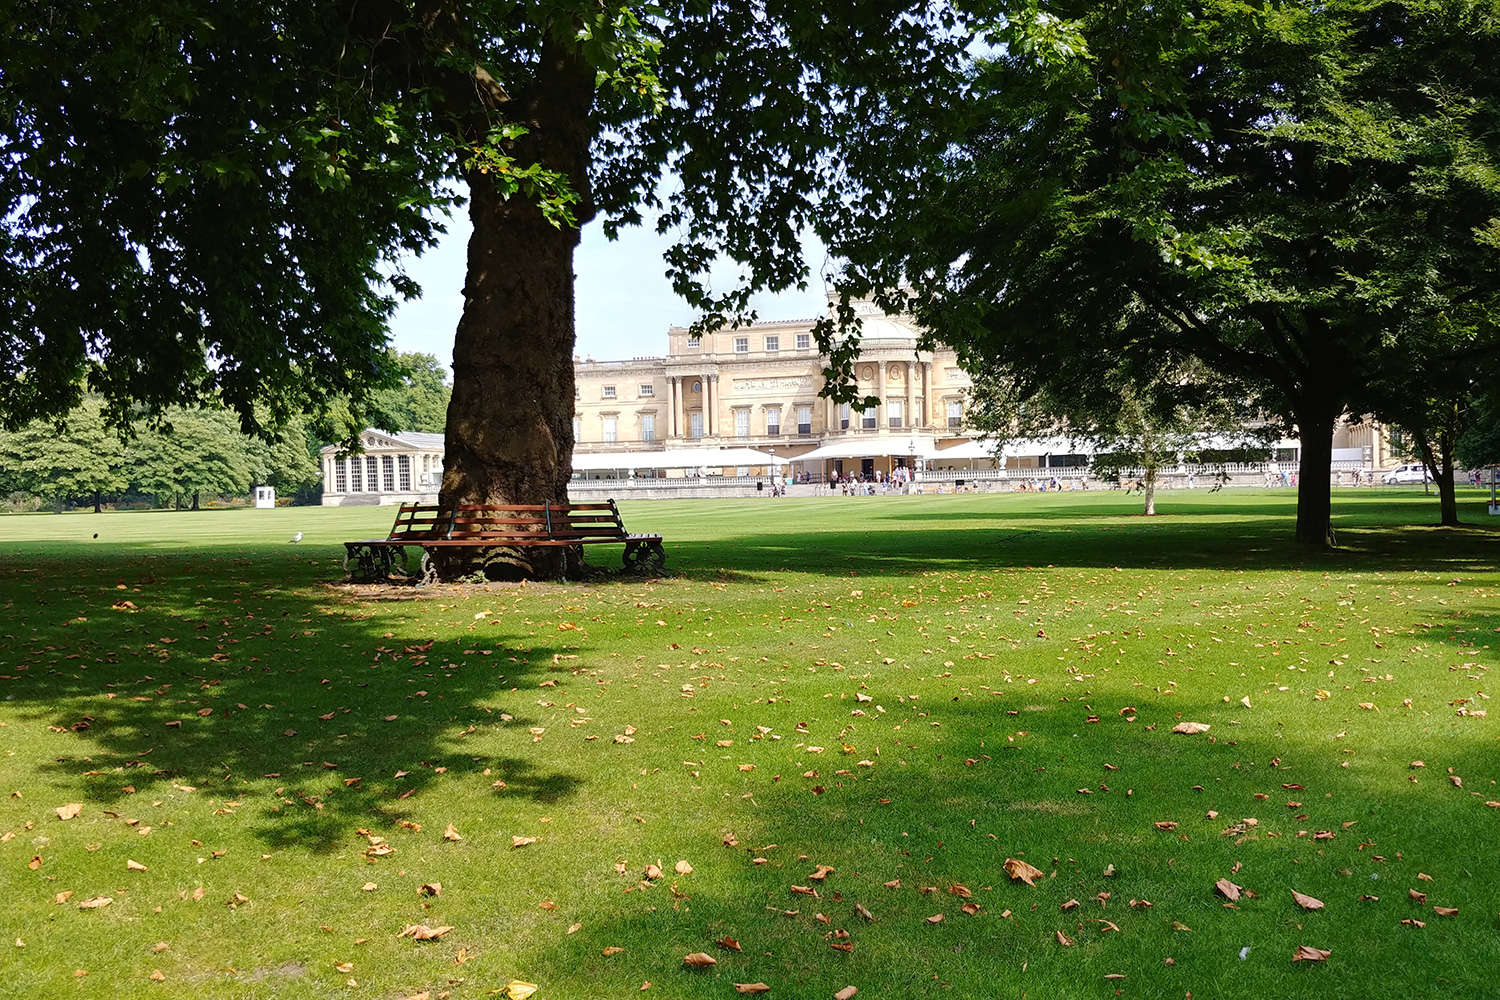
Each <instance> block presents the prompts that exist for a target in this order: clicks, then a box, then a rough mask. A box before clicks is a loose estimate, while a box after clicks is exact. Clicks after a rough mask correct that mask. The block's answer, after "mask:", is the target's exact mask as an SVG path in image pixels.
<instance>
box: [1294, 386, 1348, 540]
mask: <svg viewBox="0 0 1500 1000" xmlns="http://www.w3.org/2000/svg"><path fill="white" fill-rule="evenodd" d="M1342 410H1343V407H1342V406H1341V405H1340V403H1339V402H1338V400H1337V398H1336V397H1333V396H1331V395H1330V396H1326V397H1325V396H1322V395H1319V394H1318V393H1316V392H1313V391H1309V392H1307V393H1305V394H1304V395H1303V397H1302V399H1301V400H1299V401H1298V406H1297V413H1296V416H1297V433H1298V435H1299V436H1300V438H1301V444H1302V447H1301V456H1300V457H1301V460H1300V462H1299V463H1298V466H1297V544H1299V545H1316V546H1319V547H1327V546H1328V545H1330V544H1332V528H1333V486H1332V483H1331V482H1330V479H1331V477H1332V475H1333V424H1334V421H1335V420H1337V419H1338V417H1339V414H1340V413H1341V412H1342Z"/></svg>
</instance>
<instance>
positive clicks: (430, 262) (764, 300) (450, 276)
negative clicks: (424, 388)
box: [391, 210, 825, 364]
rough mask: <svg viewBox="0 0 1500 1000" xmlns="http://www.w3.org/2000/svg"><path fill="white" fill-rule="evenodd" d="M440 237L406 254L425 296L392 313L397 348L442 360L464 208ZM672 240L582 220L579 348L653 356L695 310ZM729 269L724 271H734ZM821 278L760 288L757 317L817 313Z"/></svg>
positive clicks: (815, 256)
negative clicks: (684, 292)
mask: <svg viewBox="0 0 1500 1000" xmlns="http://www.w3.org/2000/svg"><path fill="white" fill-rule="evenodd" d="M448 230H449V232H448V235H447V236H446V237H445V238H444V240H443V242H442V243H441V244H440V245H439V246H437V247H434V248H433V249H432V250H430V251H428V252H427V253H426V254H425V255H423V256H422V257H420V258H414V259H412V260H410V261H408V262H407V271H408V273H409V274H411V276H412V277H413V278H415V279H416V280H417V281H418V283H420V284H421V286H422V290H423V295H422V298H421V299H420V300H417V301H415V302H408V303H406V304H405V305H403V306H402V307H401V308H400V309H399V310H398V311H397V313H396V315H395V316H394V317H393V318H392V320H391V334H392V340H393V341H394V343H395V346H396V348H397V349H398V350H402V351H422V352H425V353H428V354H433V355H436V356H437V358H438V360H439V361H441V362H443V363H444V364H451V363H452V360H453V332H454V330H455V329H456V328H457V327H458V317H459V314H460V312H462V310H463V280H464V256H465V245H466V243H467V241H468V238H469V231H470V229H469V222H468V218H467V216H466V214H464V213H463V212H462V210H460V214H459V215H458V216H457V217H455V218H453V219H451V220H449V222H448ZM669 244H670V240H669V239H668V238H666V237H659V236H657V235H656V233H655V232H654V231H652V230H650V229H648V228H645V227H637V228H634V229H629V230H626V231H625V232H623V233H621V234H620V238H619V239H618V240H617V241H615V242H613V243H611V242H609V241H608V240H606V239H605V238H604V233H603V231H602V229H601V227H600V225H599V224H598V223H597V222H595V223H591V224H589V225H588V226H586V227H585V228H584V231H583V242H582V245H581V246H580V247H579V249H578V253H577V255H576V257H575V259H574V270H575V272H576V273H577V275H578V282H577V285H576V296H577V313H578V316H577V325H578V346H577V353H578V354H579V355H580V356H584V355H590V356H592V357H593V358H594V359H595V360H598V361H617V360H622V359H625V358H634V357H643V356H655V355H661V354H664V353H666V348H667V328H668V327H671V326H686V325H687V324H689V323H691V322H692V321H693V319H694V315H693V312H692V310H690V309H689V308H688V306H687V304H686V303H684V302H683V301H682V300H681V299H679V298H678V297H677V296H676V295H674V294H673V292H672V286H671V284H670V283H669V282H668V281H667V279H666V277H665V275H664V273H663V272H664V271H665V270H666V267H665V265H664V264H663V263H662V256H661V255H662V251H663V250H664V249H665V248H666V247H667V246H668V245H669ZM806 251H807V252H808V254H809V255H810V258H809V259H810V260H811V261H812V264H813V267H814V269H815V272H816V268H817V267H818V266H819V265H820V264H821V263H822V261H823V252H822V249H821V246H820V245H819V244H818V242H817V241H816V239H814V238H812V237H809V238H808V239H807V241H806ZM732 275H733V272H732V271H731V270H729V269H726V270H725V271H724V278H725V280H727V279H728V278H730V277H732ZM824 303H825V299H824V293H823V288H822V282H821V280H819V279H818V278H817V277H816V273H815V276H814V278H813V279H812V281H811V282H810V283H809V286H808V290H807V292H805V293H786V294H783V295H776V296H771V295H766V296H760V297H758V298H757V299H756V300H755V303H754V305H755V307H756V309H757V310H758V311H759V314H760V318H761V319H764V320H772V319H802V318H809V317H814V316H820V315H822V314H823V311H824V309H825V304H824Z"/></svg>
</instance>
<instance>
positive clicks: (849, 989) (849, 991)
mask: <svg viewBox="0 0 1500 1000" xmlns="http://www.w3.org/2000/svg"><path fill="white" fill-rule="evenodd" d="M858 992H859V990H858V989H857V988H855V987H853V986H845V987H844V988H843V989H841V990H839V991H838V992H837V993H835V994H834V995H833V1000H849V998H850V997H852V996H854V994H856V993H858Z"/></svg>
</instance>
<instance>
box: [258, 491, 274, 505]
mask: <svg viewBox="0 0 1500 1000" xmlns="http://www.w3.org/2000/svg"><path fill="white" fill-rule="evenodd" d="M255 506H257V507H275V506H276V487H274V486H257V487H255Z"/></svg>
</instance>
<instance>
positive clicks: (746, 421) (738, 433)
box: [734, 410, 750, 438]
mask: <svg viewBox="0 0 1500 1000" xmlns="http://www.w3.org/2000/svg"><path fill="white" fill-rule="evenodd" d="M734 436H735V437H742V438H747V437H749V436H750V411H749V410H735V411H734Z"/></svg>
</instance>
